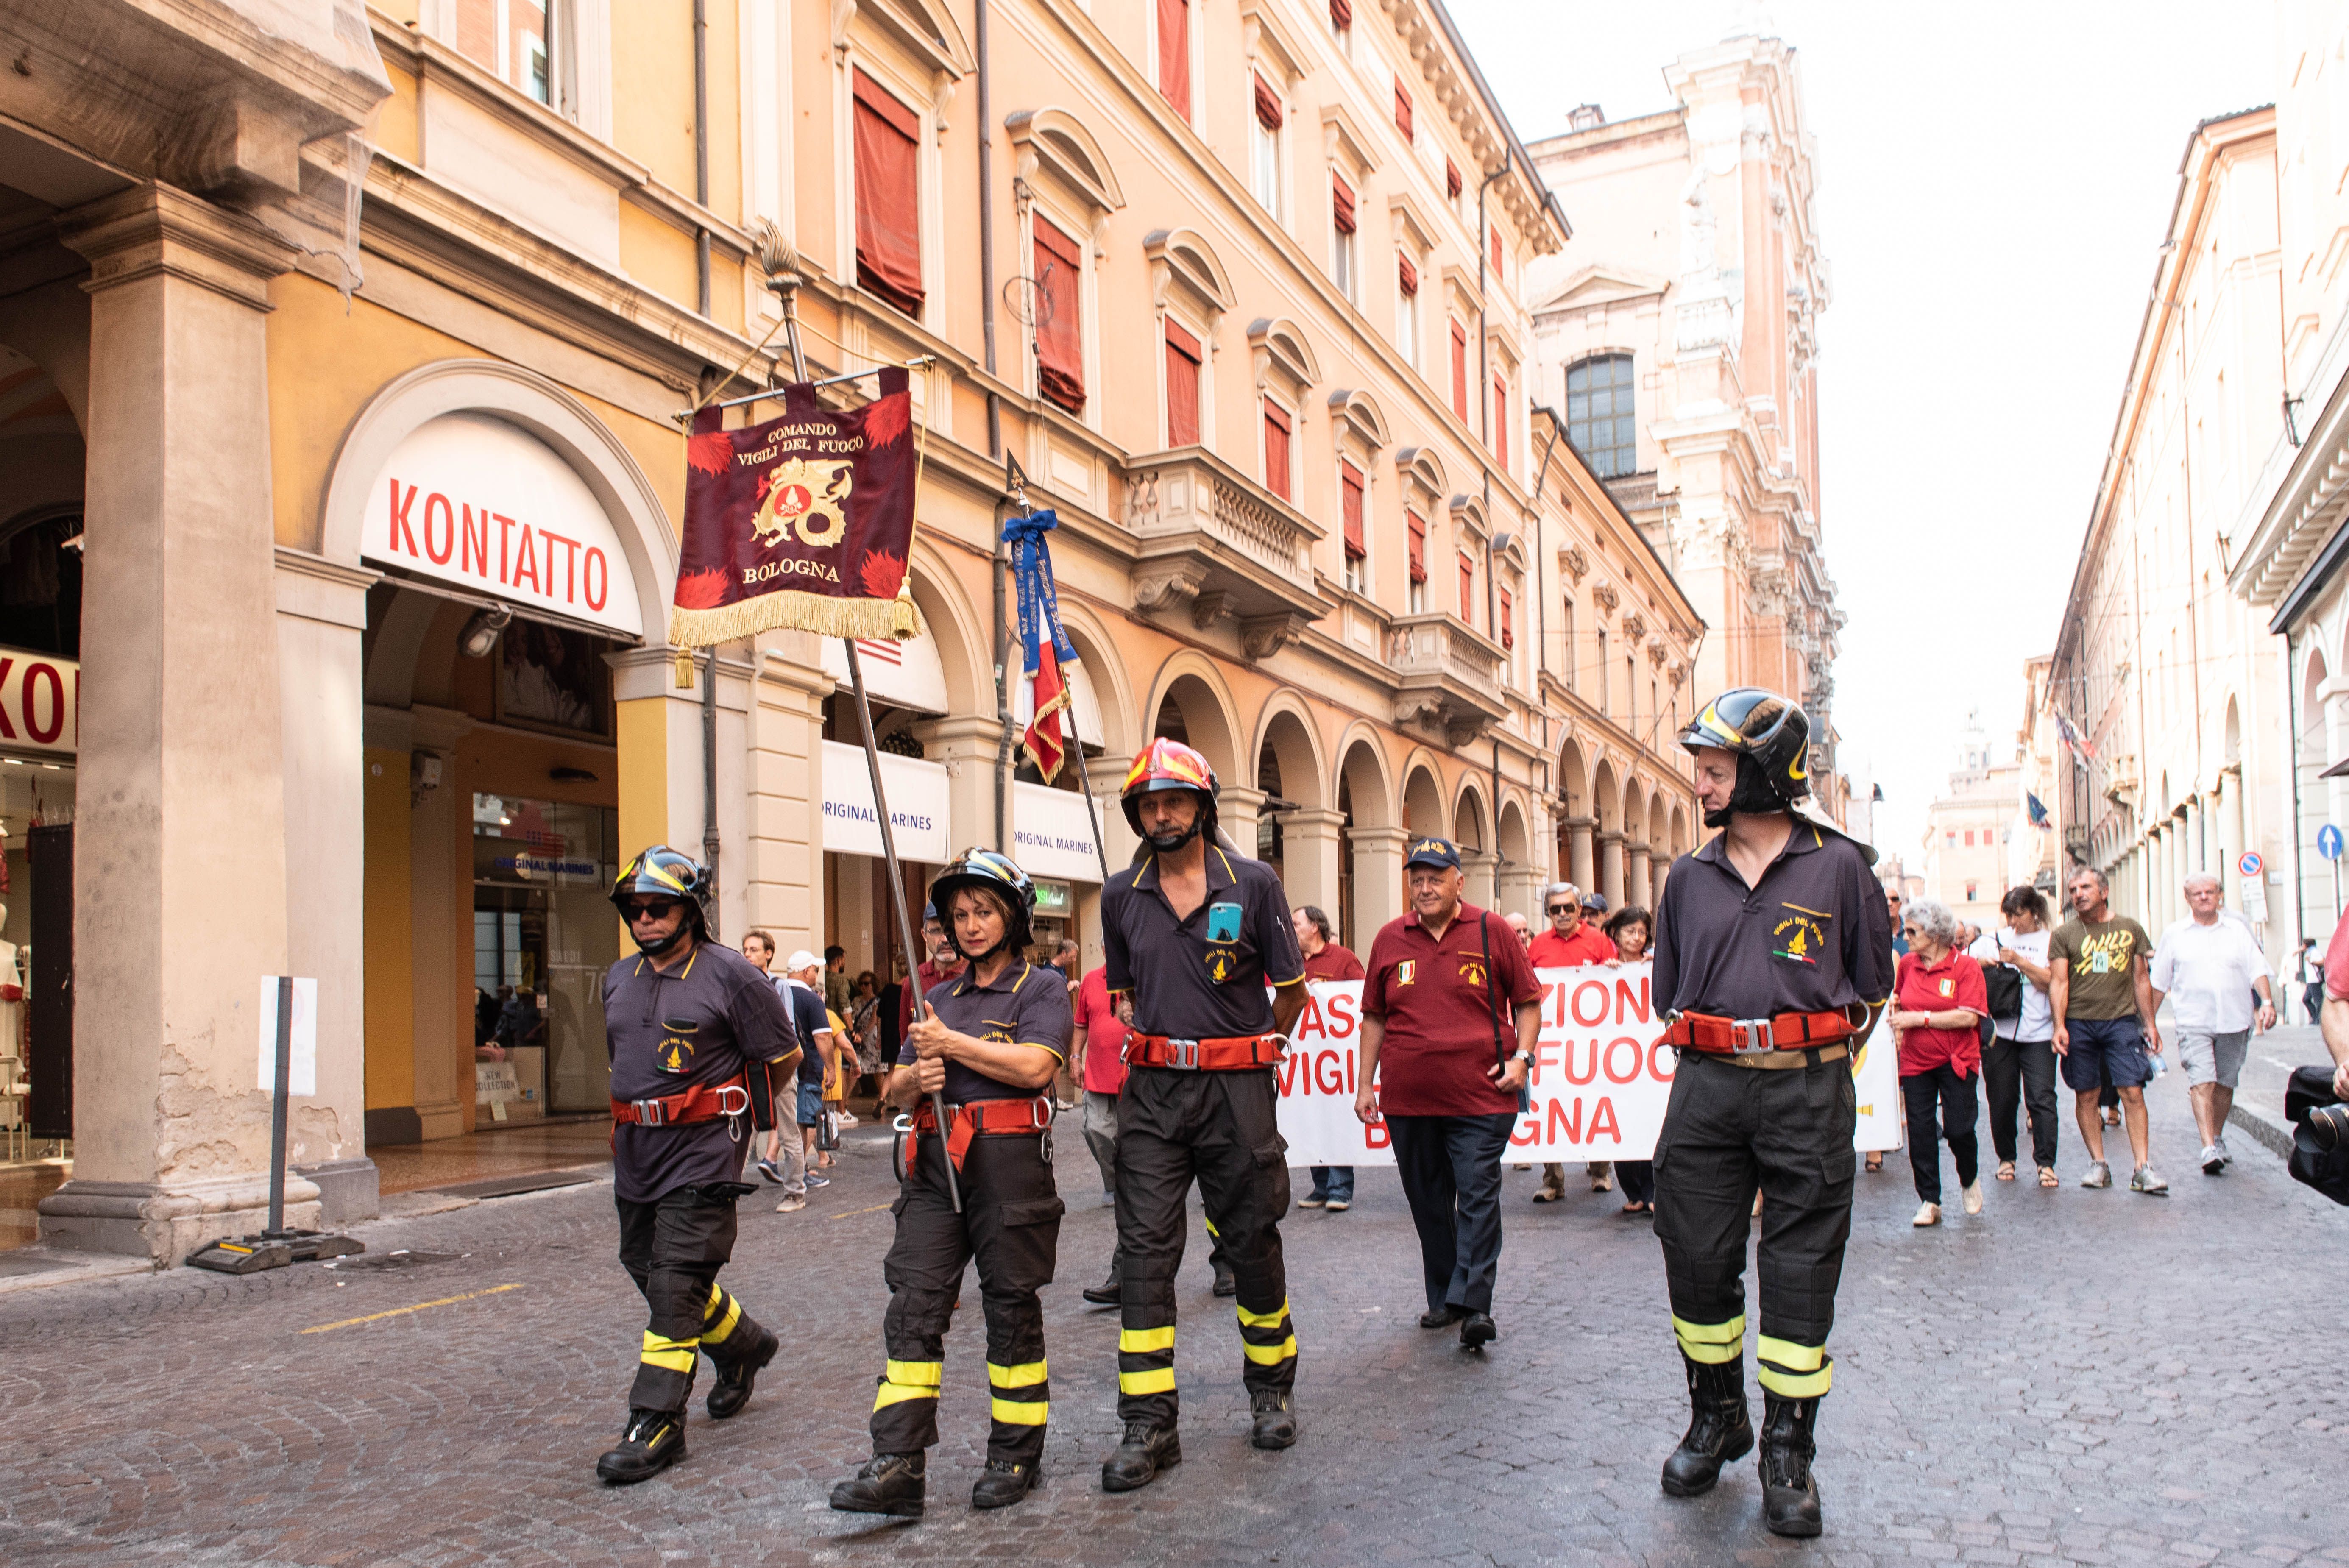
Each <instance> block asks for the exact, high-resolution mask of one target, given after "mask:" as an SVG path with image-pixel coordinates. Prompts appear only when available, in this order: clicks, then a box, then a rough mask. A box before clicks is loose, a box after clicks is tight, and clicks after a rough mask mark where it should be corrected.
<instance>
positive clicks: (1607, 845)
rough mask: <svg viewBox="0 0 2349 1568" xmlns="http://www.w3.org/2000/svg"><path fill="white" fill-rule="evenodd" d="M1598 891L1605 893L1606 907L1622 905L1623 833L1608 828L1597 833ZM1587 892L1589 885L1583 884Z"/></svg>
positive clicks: (1612, 908)
mask: <svg viewBox="0 0 2349 1568" xmlns="http://www.w3.org/2000/svg"><path fill="white" fill-rule="evenodd" d="M1598 871H1599V892H1601V893H1603V894H1605V895H1606V898H1607V907H1608V908H1609V909H1610V910H1614V909H1620V908H1621V907H1622V905H1623V835H1622V834H1621V833H1619V832H1618V831H1616V830H1614V829H1612V828H1609V829H1608V830H1605V831H1604V832H1601V833H1600V834H1599V867H1598ZM1582 891H1583V892H1589V891H1590V885H1589V884H1588V882H1586V883H1584V884H1583V887H1582Z"/></svg>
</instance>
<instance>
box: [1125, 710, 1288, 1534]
mask: <svg viewBox="0 0 2349 1568" xmlns="http://www.w3.org/2000/svg"><path fill="white" fill-rule="evenodd" d="M1123 804H1124V807H1125V820H1126V821H1127V823H1128V824H1130V825H1131V826H1132V827H1133V830H1134V832H1135V833H1136V834H1138V835H1139V836H1140V837H1141V838H1142V839H1143V847H1144V851H1146V852H1144V853H1143V854H1142V855H1141V856H1140V857H1139V858H1138V859H1137V861H1136V863H1135V864H1134V865H1133V866H1132V867H1130V868H1128V869H1127V870H1125V871H1123V872H1118V873H1117V874H1116V875H1114V876H1112V877H1111V878H1110V881H1109V885H1108V886H1107V887H1106V888H1104V889H1103V890H1102V950H1103V955H1104V960H1105V963H1106V965H1107V968H1108V971H1109V974H1108V980H1109V988H1110V990H1111V991H1112V993H1113V994H1115V995H1117V996H1118V997H1119V1005H1120V1011H1121V1012H1122V1013H1124V1014H1127V1015H1129V1016H1128V1018H1127V1021H1128V1023H1129V1024H1130V1025H1131V1026H1132V1030H1133V1032H1132V1033H1131V1034H1130V1035H1129V1036H1128V1037H1127V1039H1126V1047H1125V1049H1126V1062H1127V1068H1128V1072H1127V1077H1126V1081H1125V1088H1124V1091H1123V1094H1122V1095H1121V1096H1120V1098H1119V1101H1118V1111H1117V1120H1118V1138H1117V1233H1118V1245H1119V1248H1120V1250H1121V1252H1122V1253H1123V1259H1124V1272H1123V1278H1122V1281H1121V1285H1120V1291H1121V1299H1120V1304H1119V1305H1120V1309H1121V1318H1120V1329H1119V1333H1118V1338H1117V1351H1118V1354H1117V1367H1118V1373H1117V1389H1118V1414H1119V1416H1120V1417H1121V1418H1123V1422H1124V1425H1125V1431H1124V1436H1123V1440H1122V1441H1121V1442H1120V1443H1119V1445H1118V1449H1117V1452H1116V1453H1114V1454H1112V1455H1111V1456H1110V1458H1109V1459H1108V1460H1106V1461H1105V1462H1104V1463H1103V1464H1102V1488H1103V1490H1105V1491H1133V1490H1134V1489H1136V1488H1138V1487H1143V1486H1147V1485H1149V1484H1150V1482H1151V1481H1152V1480H1155V1479H1156V1478H1157V1475H1158V1472H1159V1471H1160V1470H1164V1469H1166V1468H1168V1467H1169V1466H1172V1465H1174V1464H1177V1463H1180V1462H1181V1460H1182V1457H1183V1450H1182V1445H1181V1442H1180V1440H1179V1439H1178V1438H1177V1435H1176V1429H1175V1422H1176V1417H1177V1414H1178V1407H1177V1403H1176V1399H1175V1395H1174V1276H1175V1271H1176V1269H1177V1268H1178V1266H1179V1265H1180V1264H1181V1263H1182V1261H1183V1240H1184V1216H1185V1205H1186V1203H1187V1201H1188V1199H1189V1195H1190V1191H1191V1183H1192V1182H1193V1181H1197V1182H1198V1184H1199V1191H1200V1195H1201V1197H1202V1198H1203V1199H1204V1200H1205V1202H1206V1210H1207V1222H1208V1225H1209V1227H1210V1228H1211V1229H1212V1230H1213V1231H1214V1232H1215V1233H1216V1236H1217V1237H1218V1239H1219V1240H1220V1241H1221V1243H1222V1244H1223V1249H1224V1253H1225V1254H1226V1258H1227V1260H1228V1261H1229V1263H1230V1264H1231V1267H1232V1272H1233V1274H1235V1275H1236V1276H1237V1284H1238V1287H1239V1289H1238V1297H1237V1305H1238V1309H1239V1330H1240V1341H1241V1346H1240V1348H1241V1353H1242V1355H1243V1357H1244V1358H1245V1359H1244V1360H1243V1363H1242V1367H1241V1380H1242V1382H1243V1383H1245V1384H1246V1386H1247V1390H1248V1397H1249V1403H1250V1406H1251V1409H1252V1417H1251V1430H1250V1440H1251V1441H1252V1442H1254V1443H1255V1445H1256V1446H1257V1448H1260V1449H1285V1448H1287V1447H1288V1446H1289V1445H1290V1444H1291V1443H1293V1442H1295V1441H1296V1440H1297V1421H1296V1417H1295V1414H1294V1412H1293V1410H1292V1408H1291V1405H1290V1394H1289V1391H1290V1389H1291V1387H1293V1386H1294V1385H1295V1383H1296V1380H1297V1336H1296V1333H1295V1331H1294V1329H1293V1328H1292V1326H1291V1325H1290V1323H1289V1316H1288V1274H1287V1272H1286V1270H1285V1269H1284V1267H1283V1264H1282V1261H1281V1253H1280V1230H1279V1221H1280V1216H1281V1215H1282V1214H1283V1213H1285V1212H1287V1211H1288V1164H1287V1162H1286V1161H1285V1160H1284V1159H1283V1157H1282V1155H1283V1150H1286V1148H1287V1147H1288V1145H1287V1144H1286V1143H1285V1142H1284V1141H1283V1140H1282V1139H1281V1136H1280V1128H1279V1124H1278V1117H1277V1115H1276V1108H1277V1106H1278V1099H1279V1091H1278V1088H1277V1086H1276V1085H1275V1083H1274V1078H1273V1071H1274V1068H1275V1067H1276V1066H1277V1065H1278V1062H1279V1060H1280V1057H1281V1051H1282V1047H1283V1046H1284V1045H1285V1043H1286V1037H1287V1036H1288V1031H1289V1029H1290V1028H1291V1027H1292V1026H1294V1025H1295V1024H1296V1022H1297V1018H1298V1016H1299V1014H1300V1013H1302V1012H1303V1011H1304V1010H1305V986H1304V985H1303V983H1302V982H1303V981H1304V978H1305V960H1304V956H1303V954H1300V953H1299V951H1298V946H1297V932H1296V928H1295V927H1294V926H1293V925H1292V924H1291V923H1290V921H1289V915H1288V895H1287V894H1286V893H1285V892H1283V891H1282V889H1281V885H1280V879H1279V878H1278V876H1276V875H1274V874H1273V872H1272V870H1271V868H1269V867H1268V866H1266V865H1265V864H1264V863H1263V862H1262V861H1255V860H1250V859H1248V858H1247V856H1245V855H1242V854H1239V853H1237V852H1236V851H1228V850H1226V849H1225V848H1223V847H1222V846H1221V845H1220V844H1218V843H1217V842H1216V775H1215V770H1214V769H1212V768H1210V767H1208V766H1207V760H1206V758H1204V757H1201V756H1200V755H1199V754H1198V753H1197V752H1196V751H1194V750H1192V749H1191V748H1189V747H1187V746H1185V745H1182V744H1181V743H1179V742H1177V741H1173V740H1168V739H1164V738H1159V739H1154V740H1153V741H1152V742H1151V743H1150V744H1149V746H1148V747H1147V748H1145V749H1144V750H1143V753H1142V755H1141V756H1140V757H1139V758H1136V759H1135V761H1134V764H1133V772H1132V773H1130V774H1129V775H1127V777H1126V780H1125V789H1124V791H1123ZM1268 987H1270V988H1271V991H1272V995H1271V996H1270V997H1268V996H1267V995H1266V992H1267V988H1268Z"/></svg>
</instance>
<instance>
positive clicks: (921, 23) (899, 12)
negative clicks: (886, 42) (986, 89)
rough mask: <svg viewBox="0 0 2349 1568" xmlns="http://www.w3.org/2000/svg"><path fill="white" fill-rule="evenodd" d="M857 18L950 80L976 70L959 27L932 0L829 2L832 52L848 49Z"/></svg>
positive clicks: (967, 44) (968, 44)
mask: <svg viewBox="0 0 2349 1568" xmlns="http://www.w3.org/2000/svg"><path fill="white" fill-rule="evenodd" d="M860 15H862V16H864V17H866V18H868V19H869V20H871V21H872V22H873V23H874V26H878V27H879V28H881V30H882V31H884V32H885V33H887V34H888V35H889V36H891V37H893V38H895V40H896V41H897V42H898V43H900V44H903V45H904V46H905V47H906V48H908V49H911V50H912V51H913V52H914V54H915V55H916V57H919V58H920V60H921V61H922V63H923V64H924V65H926V66H927V67H930V69H932V70H934V71H937V72H940V73H942V74H943V75H945V76H947V77H950V78H951V77H965V76H968V75H969V74H970V73H971V72H972V71H973V70H974V69H976V68H977V57H975V56H974V55H973V54H972V53H971V48H970V43H969V40H968V39H967V38H965V37H964V36H963V31H962V25H961V24H960V23H958V22H957V21H956V20H955V18H954V13H953V12H952V11H950V10H948V9H947V7H946V6H945V5H941V4H937V3H936V0H833V7H832V42H833V47H834V48H838V49H845V48H846V47H848V29H849V25H850V24H851V23H853V22H854V21H855V20H856V18H857V17H858V16H860Z"/></svg>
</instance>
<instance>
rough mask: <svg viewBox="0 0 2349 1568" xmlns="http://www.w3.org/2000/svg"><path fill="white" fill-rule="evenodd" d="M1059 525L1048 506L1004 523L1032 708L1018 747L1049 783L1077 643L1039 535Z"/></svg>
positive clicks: (1056, 766) (1062, 751)
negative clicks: (1064, 619)
mask: <svg viewBox="0 0 2349 1568" xmlns="http://www.w3.org/2000/svg"><path fill="white" fill-rule="evenodd" d="M1060 525H1061V520H1060V517H1059V516H1058V515H1057V514H1056V513H1054V512H1053V511H1051V510H1050V508H1046V509H1045V510H1043V511H1031V512H1029V513H1027V514H1026V515H1024V516H1021V517H1015V518H1013V519H1011V520H1010V521H1008V522H1006V523H1005V524H1004V525H1003V542H1004V543H1006V544H1008V545H1009V546H1010V547H1011V581H1012V583H1014V585H1015V586H1017V588H1018V589H1019V651H1020V657H1021V663H1022V665H1023V667H1024V669H1025V671H1026V675H1027V680H1028V687H1029V692H1030V696H1033V697H1034V699H1035V711H1034V713H1033V715H1032V717H1030V719H1029V720H1028V728H1027V730H1026V732H1025V733H1023V734H1022V735H1021V736H1020V738H1019V743H1020V747H1021V749H1023V750H1025V751H1026V752H1027V753H1028V760H1029V761H1030V762H1032V763H1034V764H1035V765H1036V771H1037V773H1038V774H1039V775H1040V777H1041V778H1042V779H1043V780H1044V782H1045V783H1047V784H1049V783H1050V782H1051V781H1052V779H1054V778H1055V777H1056V776H1057V775H1058V774H1059V773H1060V771H1061V763H1062V761H1064V760H1065V759H1066V758H1067V755H1068V746H1067V743H1066V741H1065V740H1064V739H1063V738H1062V737H1061V711H1062V710H1063V709H1065V708H1067V707H1069V677H1068V676H1067V675H1066V674H1065V673H1063V672H1064V671H1065V670H1066V668H1067V666H1068V665H1073V664H1075V663H1076V662H1077V648H1076V645H1075V644H1073V643H1071V642H1070V641H1069V634H1068V633H1066V632H1065V631H1063V630H1061V596H1060V592H1059V590H1058V589H1056V588H1054V587H1053V585H1052V547H1051V546H1050V544H1049V543H1047V542H1045V539H1044V536H1045V535H1046V534H1048V533H1050V532H1051V531H1052V530H1054V529H1056V528H1058V527H1059V526H1060Z"/></svg>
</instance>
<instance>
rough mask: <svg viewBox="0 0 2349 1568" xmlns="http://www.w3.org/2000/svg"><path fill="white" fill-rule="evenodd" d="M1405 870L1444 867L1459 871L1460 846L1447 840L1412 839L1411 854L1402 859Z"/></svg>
mask: <svg viewBox="0 0 2349 1568" xmlns="http://www.w3.org/2000/svg"><path fill="white" fill-rule="evenodd" d="M1402 863H1403V867H1404V869H1405V870H1408V869H1410V868H1411V867H1413V866H1446V867H1449V868H1450V869H1451V870H1453V871H1455V872H1456V871H1458V870H1459V869H1460V846H1459V845H1457V844H1455V843H1454V842H1453V841H1451V840H1449V839H1413V841H1411V852H1410V853H1408V854H1406V855H1404V856H1403V859H1402Z"/></svg>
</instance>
